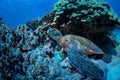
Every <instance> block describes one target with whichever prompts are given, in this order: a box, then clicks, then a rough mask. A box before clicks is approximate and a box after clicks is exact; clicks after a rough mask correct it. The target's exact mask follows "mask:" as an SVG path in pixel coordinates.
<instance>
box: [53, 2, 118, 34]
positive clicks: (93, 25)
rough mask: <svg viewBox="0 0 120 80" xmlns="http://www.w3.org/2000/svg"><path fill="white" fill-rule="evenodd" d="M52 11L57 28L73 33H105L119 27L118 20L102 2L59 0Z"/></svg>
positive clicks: (111, 10)
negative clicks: (116, 26)
mask: <svg viewBox="0 0 120 80" xmlns="http://www.w3.org/2000/svg"><path fill="white" fill-rule="evenodd" d="M53 11H54V12H55V17H54V20H53V21H54V22H55V23H56V24H57V25H58V27H61V28H64V29H63V31H64V30H66V29H67V30H68V31H69V32H73V33H82V32H87V33H94V32H105V31H109V30H111V29H113V27H115V25H116V24H119V25H120V19H119V18H118V16H117V15H116V14H115V12H114V11H113V9H112V8H111V7H110V6H109V5H108V4H107V3H106V2H104V1H103V0H59V1H58V2H57V3H56V5H55V7H54V9H53Z"/></svg>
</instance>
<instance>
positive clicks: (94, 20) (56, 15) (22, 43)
mask: <svg viewBox="0 0 120 80" xmlns="http://www.w3.org/2000/svg"><path fill="white" fill-rule="evenodd" d="M115 25H120V20H119V18H118V17H117V15H116V14H115V13H114V11H113V9H112V8H111V7H110V6H109V5H108V4H107V3H106V2H104V1H102V0H59V1H58V2H57V3H56V5H55V7H54V10H53V11H51V12H50V13H48V14H47V15H45V16H44V17H42V18H38V19H35V20H31V21H29V22H28V23H26V24H23V25H19V26H18V27H17V28H15V29H10V28H8V26H7V25H6V24H5V23H4V22H2V18H1V17H0V80H80V79H82V78H84V77H85V76H83V75H82V74H81V73H79V72H78V71H77V70H76V68H74V67H73V66H72V65H71V63H70V60H69V58H68V57H66V56H65V58H61V55H60V54H61V49H62V48H61V46H59V45H58V43H57V42H56V41H54V40H53V39H51V38H50V37H49V36H48V34H47V30H48V29H49V28H51V27H55V28H57V29H58V30H60V31H61V32H62V33H63V35H67V34H75V35H77V36H83V37H84V36H85V37H87V38H89V39H90V40H91V41H92V42H93V43H95V44H96V45H97V46H98V47H100V48H101V49H102V50H103V52H104V53H105V54H106V55H107V57H105V58H104V59H105V60H106V61H107V62H108V63H109V64H108V63H107V66H108V67H109V69H108V71H107V69H106V68H107V67H106V65H105V64H106V63H105V64H104V62H102V61H101V60H92V61H93V62H94V63H95V64H97V66H99V68H101V69H102V70H103V71H106V72H108V75H107V76H106V75H105V78H106V77H107V80H109V79H113V80H117V79H119V76H117V75H115V74H119V72H117V70H118V69H119V65H118V64H119V63H120V60H119V58H120V54H119V53H120V48H119V47H120V45H119V43H120V40H119V36H120V35H119V34H118V33H119V31H116V30H115V31H112V30H113V29H114V28H116V26H115ZM116 32H117V33H116ZM108 33H110V34H108ZM103 44H104V45H103ZM64 53H65V52H63V54H64ZM72 54H73V53H72ZM109 54H111V55H109ZM113 55H114V56H113ZM73 56H76V55H74V54H73ZM75 64H76V63H75ZM112 68H115V69H114V70H112ZM113 71H115V72H113ZM106 74H107V73H106ZM111 75H112V76H111ZM111 77H112V78H111ZM85 80H92V79H91V78H87V79H85Z"/></svg>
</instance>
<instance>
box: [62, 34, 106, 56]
mask: <svg viewBox="0 0 120 80" xmlns="http://www.w3.org/2000/svg"><path fill="white" fill-rule="evenodd" d="M64 38H65V39H66V40H68V42H72V43H70V46H76V47H77V49H79V50H81V49H82V48H83V49H84V51H85V52H92V53H93V54H97V55H104V52H103V51H102V50H101V49H100V48H99V47H98V46H97V45H96V44H94V43H93V42H92V41H90V40H89V39H87V38H84V37H81V36H76V35H65V36H64ZM73 42H74V43H73ZM81 47H82V48H81Z"/></svg>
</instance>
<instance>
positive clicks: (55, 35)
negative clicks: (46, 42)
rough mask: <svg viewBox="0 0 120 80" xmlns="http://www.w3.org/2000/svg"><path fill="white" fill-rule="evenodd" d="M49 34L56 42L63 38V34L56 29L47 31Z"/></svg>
mask: <svg viewBox="0 0 120 80" xmlns="http://www.w3.org/2000/svg"><path fill="white" fill-rule="evenodd" d="M47 34H48V35H49V36H50V37H51V38H52V39H54V40H57V39H59V38H60V37H61V36H62V33H61V32H60V31H59V30H58V29H55V28H49V29H48V30H47Z"/></svg>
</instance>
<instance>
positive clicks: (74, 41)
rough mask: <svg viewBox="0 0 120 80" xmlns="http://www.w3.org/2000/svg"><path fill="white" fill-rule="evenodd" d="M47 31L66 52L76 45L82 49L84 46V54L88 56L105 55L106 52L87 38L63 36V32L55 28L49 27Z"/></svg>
mask: <svg viewBox="0 0 120 80" xmlns="http://www.w3.org/2000/svg"><path fill="white" fill-rule="evenodd" d="M47 33H48V34H49V36H50V37H51V38H52V39H54V40H55V41H56V42H57V43H58V44H59V45H60V46H61V47H62V48H63V49H64V51H65V52H68V49H69V48H70V47H72V46H74V47H76V48H77V49H79V50H82V48H83V50H84V54H86V55H88V56H89V55H96V56H97V55H99V57H100V56H101V57H103V55H104V52H103V51H102V50H101V49H100V48H99V47H98V46H97V45H95V44H94V43H93V42H92V41H90V40H89V39H87V38H84V37H81V36H76V35H65V36H62V33H61V32H60V31H59V30H58V29H55V28H50V29H48V31H47Z"/></svg>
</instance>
